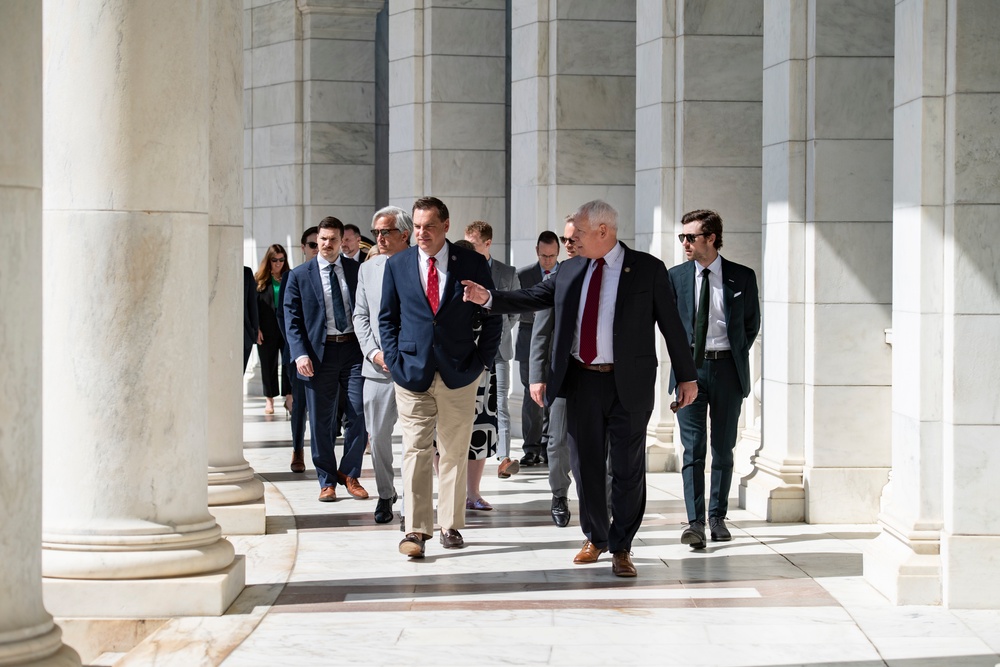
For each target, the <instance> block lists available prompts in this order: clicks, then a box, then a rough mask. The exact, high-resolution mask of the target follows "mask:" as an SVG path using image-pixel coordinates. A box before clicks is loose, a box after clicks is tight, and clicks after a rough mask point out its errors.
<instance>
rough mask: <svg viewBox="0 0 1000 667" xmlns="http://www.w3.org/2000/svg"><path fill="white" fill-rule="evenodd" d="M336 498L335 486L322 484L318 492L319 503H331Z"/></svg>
mask: <svg viewBox="0 0 1000 667" xmlns="http://www.w3.org/2000/svg"><path fill="white" fill-rule="evenodd" d="M336 499H337V487H335V486H324V487H323V488H322V489H321V490H320V492H319V501H320V502H321V503H332V502H333V501H335V500H336Z"/></svg>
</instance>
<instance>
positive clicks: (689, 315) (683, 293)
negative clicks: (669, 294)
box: [677, 260, 696, 336]
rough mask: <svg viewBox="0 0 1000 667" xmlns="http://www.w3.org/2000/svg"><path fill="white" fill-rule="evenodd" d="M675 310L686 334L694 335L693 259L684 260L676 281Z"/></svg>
mask: <svg viewBox="0 0 1000 667" xmlns="http://www.w3.org/2000/svg"><path fill="white" fill-rule="evenodd" d="M677 310H678V312H679V314H680V316H681V322H682V323H683V324H684V328H685V329H687V332H688V336H693V335H694V318H695V312H696V311H695V307H694V260H691V261H690V262H686V263H685V264H684V267H683V269H682V270H681V273H680V280H678V281H677Z"/></svg>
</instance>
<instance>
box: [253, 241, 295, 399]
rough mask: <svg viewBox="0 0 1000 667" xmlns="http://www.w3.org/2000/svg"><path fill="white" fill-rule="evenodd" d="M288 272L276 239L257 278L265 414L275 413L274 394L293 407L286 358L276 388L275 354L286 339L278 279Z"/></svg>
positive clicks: (259, 342)
mask: <svg viewBox="0 0 1000 667" xmlns="http://www.w3.org/2000/svg"><path fill="white" fill-rule="evenodd" d="M287 273H288V254H287V253H286V252H285V249H284V248H283V247H281V246H280V245H278V244H277V243H275V244H274V245H272V246H270V247H269V248H268V249H267V252H266V253H264V259H263V260H261V263H260V268H259V269H257V273H256V275H255V276H254V277H255V278H256V279H257V306H258V308H257V309H258V310H259V311H260V330H258V332H257V353H258V354H259V355H260V373H261V382H262V383H263V385H264V397H265V399H266V401H267V403H266V405H265V406H264V414H266V415H273V414H274V397H275V396H278V395H284V397H285V412H286V415H287V413H290V412H291V409H292V385H291V383H290V382H289V381H288V362H289V360H288V359H285V360H284V361H285V362H286V363H284V364H282V365H281V391H280V392H279V391H278V355H279V354H280V353H281V350H282V348H283V347H284V346H285V339H284V338H283V337H282V335H281V329H280V328H279V327H278V317H279V316H280V315H281V313H279V312H278V294H279V292H280V291H281V280H282V279H283V278H284V277H285V274H287Z"/></svg>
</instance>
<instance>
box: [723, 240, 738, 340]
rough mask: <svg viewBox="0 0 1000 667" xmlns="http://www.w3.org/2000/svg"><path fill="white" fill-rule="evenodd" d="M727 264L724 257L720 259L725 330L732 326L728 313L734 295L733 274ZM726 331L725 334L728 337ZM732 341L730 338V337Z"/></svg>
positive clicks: (731, 319) (735, 286)
mask: <svg viewBox="0 0 1000 667" xmlns="http://www.w3.org/2000/svg"><path fill="white" fill-rule="evenodd" d="M728 264H729V262H728V261H727V260H726V258H725V257H723V258H722V310H723V313H724V314H725V316H726V329H729V326H730V325H731V324H732V321H733V318H731V317H730V316H729V312H730V311H731V310H732V306H733V297H734V295H735V294H736V288H737V285H736V279H735V278H733V272H732V271H731V270H729V266H728ZM728 333H729V332H728V331H727V332H726V334H727V335H728ZM730 341H732V337H730Z"/></svg>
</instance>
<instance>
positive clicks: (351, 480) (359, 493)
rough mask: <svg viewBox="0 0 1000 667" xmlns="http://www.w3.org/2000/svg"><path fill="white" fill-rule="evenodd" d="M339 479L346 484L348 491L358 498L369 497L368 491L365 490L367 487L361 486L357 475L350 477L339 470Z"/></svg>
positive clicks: (365, 498) (364, 498)
mask: <svg viewBox="0 0 1000 667" xmlns="http://www.w3.org/2000/svg"><path fill="white" fill-rule="evenodd" d="M337 481H339V482H340V483H341V484H343V485H344V486H346V487H347V492H348V493H349V494H351V495H352V496H354V497H355V498H357V499H358V500H367V499H368V492H367V491H365V487H363V486H361V482H359V481H358V478H357V477H348V476H347V475H345V474H344V473H342V472H338V473H337Z"/></svg>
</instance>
